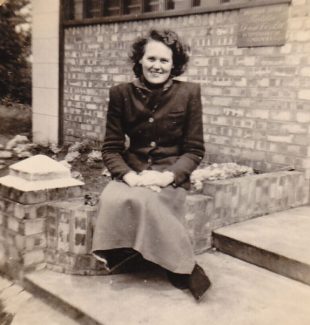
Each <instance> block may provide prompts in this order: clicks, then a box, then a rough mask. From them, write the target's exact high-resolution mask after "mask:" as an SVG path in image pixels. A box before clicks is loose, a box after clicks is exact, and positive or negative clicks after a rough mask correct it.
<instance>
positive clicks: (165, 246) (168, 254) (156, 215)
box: [92, 181, 195, 274]
mask: <svg viewBox="0 0 310 325" xmlns="http://www.w3.org/2000/svg"><path fill="white" fill-rule="evenodd" d="M185 199H186V190H184V189H183V188H173V187H172V186H169V187H167V188H164V189H162V190H161V192H159V193H158V192H155V191H152V190H150V189H147V188H143V187H129V186H128V185H127V184H125V183H123V182H118V181H111V182H110V183H109V184H108V185H107V186H106V188H105V189H104V191H103V192H102V194H101V197H100V204H99V212H98V218H97V221H96V225H95V231H94V238H93V247H92V250H93V252H94V251H97V250H110V249H115V248H133V249H135V250H136V251H138V252H140V253H141V254H142V256H143V257H144V258H145V259H146V260H149V261H151V262H153V263H156V264H159V265H160V266H162V267H164V268H165V269H167V270H170V271H172V272H175V273H183V274H190V273H191V272H192V270H193V268H194V265H195V259H194V252H193V248H192V245H191V242H190V238H189V235H188V232H187V230H186V228H185V227H184V225H183V224H182V222H181V220H182V219H184V214H185Z"/></svg>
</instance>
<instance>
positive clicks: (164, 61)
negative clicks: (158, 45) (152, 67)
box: [160, 59, 169, 63]
mask: <svg viewBox="0 0 310 325" xmlns="http://www.w3.org/2000/svg"><path fill="white" fill-rule="evenodd" d="M160 62H161V63H168V62H169V61H168V60H166V59H161V60H160Z"/></svg>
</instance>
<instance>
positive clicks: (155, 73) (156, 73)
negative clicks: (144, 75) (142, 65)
mask: <svg viewBox="0 0 310 325" xmlns="http://www.w3.org/2000/svg"><path fill="white" fill-rule="evenodd" d="M150 73H151V75H152V76H154V77H157V76H161V75H162V74H163V73H162V72H158V71H156V72H152V71H150Z"/></svg>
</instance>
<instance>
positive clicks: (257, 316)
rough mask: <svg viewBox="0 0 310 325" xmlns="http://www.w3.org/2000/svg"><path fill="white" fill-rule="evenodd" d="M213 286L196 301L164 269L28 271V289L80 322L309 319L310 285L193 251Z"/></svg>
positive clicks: (215, 324) (302, 324)
mask: <svg viewBox="0 0 310 325" xmlns="http://www.w3.org/2000/svg"><path fill="white" fill-rule="evenodd" d="M197 260H198V263H199V264H200V265H201V266H202V267H203V268H204V269H205V270H206V272H207V273H208V275H209V277H210V279H211V281H212V286H211V288H210V289H209V290H208V291H207V293H206V295H205V297H204V298H203V300H202V301H201V302H200V303H196V302H195V301H194V299H193V297H192V296H191V295H190V293H189V292H187V291H181V290H178V289H176V288H174V287H173V286H172V285H171V284H170V283H169V282H168V281H167V279H166V275H165V272H163V271H162V270H160V269H154V270H153V271H148V272H145V273H142V272H141V273H136V274H120V275H112V276H77V275H69V274H63V273H56V272H52V271H49V270H42V271H37V272H34V273H31V274H28V275H27V276H26V278H25V285H26V288H27V289H28V290H29V289H31V291H32V292H33V293H35V294H37V295H40V297H41V298H42V297H43V298H44V299H46V300H47V301H48V302H50V303H52V306H55V308H56V307H57V308H62V310H63V312H64V313H65V314H66V315H70V316H71V317H73V318H74V319H77V320H79V322H80V323H81V324H88V325H93V324H96V325H98V324H105V325H112V324H113V325H123V324H126V325H137V324H148V325H155V324H156V325H167V324H169V325H170V324H171V325H174V324H178V325H188V324H197V325H198V324H209V325H227V324H230V325H240V324H251V325H270V324H294V325H295V324H298V325H308V324H310V314H309V301H310V287H309V286H307V285H304V284H301V283H299V282H297V281H293V280H291V279H288V278H285V277H282V276H280V275H278V274H275V273H272V272H269V271H267V270H264V269H262V268H259V267H256V266H254V265H251V264H249V263H245V262H243V261H241V260H238V259H235V258H233V257H230V256H228V255H225V254H222V253H219V252H207V253H204V254H202V255H199V256H197Z"/></svg>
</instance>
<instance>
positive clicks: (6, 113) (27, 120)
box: [0, 104, 32, 136]
mask: <svg viewBox="0 0 310 325" xmlns="http://www.w3.org/2000/svg"><path fill="white" fill-rule="evenodd" d="M31 115H32V112H31V107H30V106H28V105H22V104H12V105H10V106H4V105H0V121H1V122H0V134H1V135H2V136H5V135H7V136H9V135H16V134H25V135H28V136H29V135H30V134H31Z"/></svg>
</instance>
